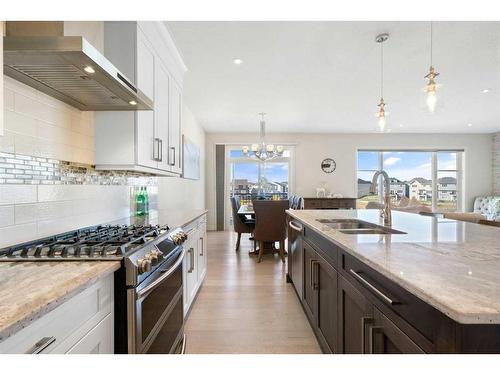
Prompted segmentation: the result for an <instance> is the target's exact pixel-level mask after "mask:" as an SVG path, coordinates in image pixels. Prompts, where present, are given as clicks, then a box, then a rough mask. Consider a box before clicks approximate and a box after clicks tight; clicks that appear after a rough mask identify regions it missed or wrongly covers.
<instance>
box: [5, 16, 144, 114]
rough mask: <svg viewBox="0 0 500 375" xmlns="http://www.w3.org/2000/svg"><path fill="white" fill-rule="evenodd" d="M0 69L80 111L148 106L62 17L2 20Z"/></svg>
mask: <svg viewBox="0 0 500 375" xmlns="http://www.w3.org/2000/svg"><path fill="white" fill-rule="evenodd" d="M3 53H4V55H3V56H4V73H5V74H6V75H8V76H10V77H12V78H14V79H16V80H18V81H21V82H23V83H25V84H27V85H28V86H31V87H33V88H35V89H37V90H40V91H42V92H44V93H45V94H47V95H50V96H52V97H54V98H56V99H59V100H61V101H63V102H65V103H67V104H69V105H71V106H73V107H76V108H78V109H80V110H82V111H135V110H152V109H153V101H152V100H151V99H150V98H148V97H147V96H146V95H145V94H144V93H142V92H141V91H140V90H139V89H137V88H136V87H135V85H134V84H132V83H131V82H130V80H129V79H127V78H126V77H125V76H124V75H123V74H122V73H120V71H119V70H118V69H117V68H116V67H115V66H114V65H113V64H112V63H111V62H110V61H109V60H108V59H106V58H105V57H104V56H103V55H102V53H101V52H99V51H98V50H97V49H96V48H94V47H93V46H92V45H91V44H90V43H89V42H88V41H87V40H86V39H85V38H83V37H81V36H64V22H6V36H5V37H4V52H3Z"/></svg>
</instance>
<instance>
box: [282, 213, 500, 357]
mask: <svg viewBox="0 0 500 375" xmlns="http://www.w3.org/2000/svg"><path fill="white" fill-rule="evenodd" d="M288 215H289V216H290V223H289V224H290V226H289V253H290V259H289V272H288V274H289V280H290V281H292V282H293V284H294V286H295V288H296V290H297V294H298V296H299V298H300V299H301V302H302V305H303V307H304V310H305V312H306V315H308V318H309V321H310V323H311V325H312V326H313V329H314V330H315V332H316V335H317V337H318V340H319V341H320V344H321V346H322V348H323V350H324V351H325V352H335V353H366V352H382V353H384V352H405V353H406V352H410V353H414V352H416V353H419V352H431V353H432V352H500V273H499V272H498V270H499V269H500V246H499V243H500V231H499V230H498V228H494V227H488V226H481V225H478V224H472V223H465V222H460V221H454V220H447V219H441V218H435V217H428V216H420V215H416V214H410V213H403V212H393V222H392V230H393V231H394V230H395V231H397V232H398V233H393V234H372V233H376V231H373V230H365V231H364V233H363V234H356V233H360V231H358V232H356V231H352V230H342V228H341V227H339V225H338V222H342V221H347V222H350V223H351V225H352V224H353V223H354V224H356V223H357V222H359V221H361V224H360V225H363V223H366V225H365V226H367V227H369V228H370V227H372V226H373V225H377V226H379V227H377V228H382V229H383V226H382V225H383V224H382V221H381V219H380V217H379V211H378V210H331V211H325V210H289V211H288ZM358 225H359V224H358ZM377 228H375V229H377ZM372 229H373V228H372ZM361 232H362V231H361Z"/></svg>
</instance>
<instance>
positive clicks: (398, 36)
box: [167, 22, 500, 133]
mask: <svg viewBox="0 0 500 375" xmlns="http://www.w3.org/2000/svg"><path fill="white" fill-rule="evenodd" d="M167 25H168V28H169V29H170V30H171V32H172V35H173V37H174V39H175V41H176V44H177V46H178V47H179V49H180V51H181V54H182V55H183V57H184V60H185V63H186V65H187V67H188V69H189V70H188V72H187V73H186V77H185V86H184V92H185V102H186V103H187V105H188V106H189V107H190V109H191V110H192V112H193V113H194V115H195V116H196V118H197V119H198V120H199V122H200V123H201V124H202V125H203V126H204V128H205V129H206V130H207V131H209V132H228V131H231V132H248V131H257V130H258V121H259V120H258V116H257V113H258V112H261V111H264V112H267V113H268V116H267V124H268V125H267V131H268V132H312V133H321V132H328V133H334V132H348V133H353V132H376V131H378V127H377V121H376V120H377V119H376V117H375V113H376V111H377V106H376V105H377V103H378V100H379V97H380V46H379V45H378V44H377V43H375V41H374V39H375V36H376V35H377V34H379V33H381V32H388V33H389V34H390V38H389V40H388V41H387V42H386V43H385V44H384V60H385V73H384V74H385V83H384V99H385V101H386V102H387V107H386V109H387V111H388V112H389V115H388V122H387V128H388V129H389V131H391V132H410V133H413V132H422V133H430V132H432V133H435V132H441V133H468V132H470V133H489V132H494V131H500V105H499V103H500V22H435V23H434V66H435V67H436V69H437V71H438V72H440V73H441V75H440V76H439V77H438V82H439V83H442V85H443V86H442V88H441V89H440V91H439V93H438V95H439V101H440V102H439V104H438V109H437V110H436V112H435V113H434V114H433V115H431V114H428V113H427V111H426V110H425V100H424V92H423V87H424V86H425V80H424V78H423V77H424V76H425V75H426V74H427V71H428V68H429V46H430V43H429V35H430V24H429V23H428V22H168V24H167ZM234 58H241V59H243V61H244V62H243V64H241V65H235V64H233V62H232V60H233V59H234ZM486 88H488V89H491V91H490V92H489V93H487V94H484V93H482V90H483V89H486ZM469 123H471V124H472V126H468V124H469Z"/></svg>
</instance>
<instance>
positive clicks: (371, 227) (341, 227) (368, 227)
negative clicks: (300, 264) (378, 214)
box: [316, 219, 406, 234]
mask: <svg viewBox="0 0 500 375" xmlns="http://www.w3.org/2000/svg"><path fill="white" fill-rule="evenodd" d="M316 220H317V221H318V222H320V223H322V224H326V225H328V226H329V227H331V228H333V229H337V230H338V231H339V232H342V233H345V234H406V233H405V232H402V231H400V230H396V229H392V228H387V227H383V226H381V225H377V224H372V223H369V222H367V221H363V220H357V219H316Z"/></svg>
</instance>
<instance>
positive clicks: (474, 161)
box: [206, 133, 493, 230]
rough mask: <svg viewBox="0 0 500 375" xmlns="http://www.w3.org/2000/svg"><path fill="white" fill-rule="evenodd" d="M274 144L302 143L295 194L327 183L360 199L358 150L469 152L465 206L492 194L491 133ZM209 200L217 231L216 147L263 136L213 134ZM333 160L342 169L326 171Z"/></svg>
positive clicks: (323, 137)
mask: <svg viewBox="0 0 500 375" xmlns="http://www.w3.org/2000/svg"><path fill="white" fill-rule="evenodd" d="M267 138H268V140H269V141H270V142H274V143H294V144H296V158H295V160H296V166H295V193H296V194H299V195H302V196H315V194H316V190H315V189H316V187H318V186H319V185H320V183H321V182H326V183H327V187H328V189H329V190H333V191H335V192H337V193H341V194H343V195H344V196H345V197H354V196H356V180H357V177H356V161H357V159H356V151H357V150H358V149H363V148H391V149H417V148H443V149H446V148H460V149H464V150H465V163H464V176H465V186H464V205H465V208H466V209H471V208H472V203H473V199H474V197H475V196H477V195H485V194H491V192H492V184H493V183H492V157H491V155H492V153H491V149H492V135H490V134H477V135H475V134H474V135H471V134H467V135H465V134H283V135H280V134H268V137H267ZM206 139H207V142H206V148H207V155H206V159H207V165H206V168H207V185H206V197H207V198H206V199H207V209H208V210H209V215H208V219H209V222H208V224H209V229H210V230H214V229H215V144H224V143H225V144H231V143H232V144H234V143H248V142H250V143H251V142H252V141H255V140H257V139H258V135H257V134H242V133H232V134H219V133H208V134H207V137H206ZM327 157H330V158H333V159H335V161H336V162H337V170H336V171H335V172H334V173H332V174H325V173H323V172H322V171H321V168H320V163H321V161H322V160H323V159H324V158H327Z"/></svg>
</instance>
